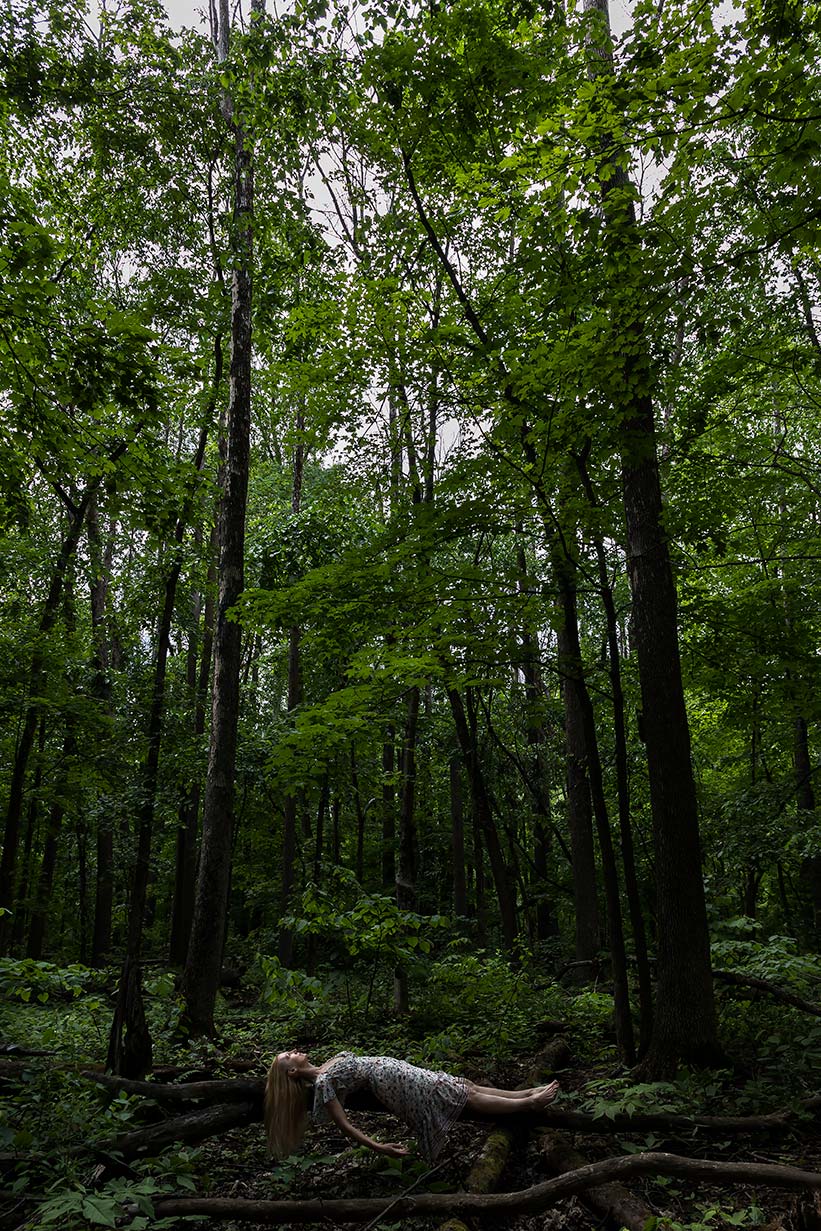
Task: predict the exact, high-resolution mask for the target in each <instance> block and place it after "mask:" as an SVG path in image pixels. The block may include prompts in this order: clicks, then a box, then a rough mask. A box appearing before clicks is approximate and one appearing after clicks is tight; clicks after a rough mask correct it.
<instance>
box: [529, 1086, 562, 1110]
mask: <svg viewBox="0 0 821 1231" xmlns="http://www.w3.org/2000/svg"><path fill="white" fill-rule="evenodd" d="M558 1093H559V1083H558V1082H557V1081H551V1083H550V1085H549V1086H538V1087H537V1088H536V1089H535V1090H534V1091H533V1094H532V1095H531V1099H532V1101H533V1104H534V1106H536V1107H547V1105H548V1103H552V1102H553V1100H554V1098H555V1097H556V1095H557V1094H558Z"/></svg>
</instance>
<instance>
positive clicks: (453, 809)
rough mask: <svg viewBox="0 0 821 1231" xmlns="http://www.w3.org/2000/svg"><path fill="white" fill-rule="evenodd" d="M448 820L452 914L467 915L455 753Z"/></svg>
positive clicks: (459, 780)
mask: <svg viewBox="0 0 821 1231" xmlns="http://www.w3.org/2000/svg"><path fill="white" fill-rule="evenodd" d="M449 765H450V819H451V834H452V838H451V859H452V863H453V913H454V914H455V915H460V916H465V915H467V913H468V896H467V881H466V878H465V817H464V808H463V807H462V772H461V768H460V764H459V757H458V755H457V754H456V753H454V754H452V755H451V758H450V762H449Z"/></svg>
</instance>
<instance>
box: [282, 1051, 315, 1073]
mask: <svg viewBox="0 0 821 1231" xmlns="http://www.w3.org/2000/svg"><path fill="white" fill-rule="evenodd" d="M308 1063H309V1061H308V1057H307V1056H306V1054H305V1052H304V1051H281V1052H280V1053H279V1055H278V1056H277V1064H278V1065H279V1067H280V1068H281V1069H285V1070H286V1072H289V1071H290V1070H291V1069H304V1068H305V1066H306V1064H308Z"/></svg>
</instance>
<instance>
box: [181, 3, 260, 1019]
mask: <svg viewBox="0 0 821 1231" xmlns="http://www.w3.org/2000/svg"><path fill="white" fill-rule="evenodd" d="M261 9H262V2H261V0H253V4H252V12H253V13H257V12H260V11H261ZM228 23H229V13H228V2H227V0H220V2H219V28H218V31H217V36H218V47H217V58H218V60H219V62H220V63H222V62H224V60H225V59H227V56H228ZM224 103H225V111H226V112H227V113H229V114H230V111H229V108H230V100H228V99H225V100H224ZM229 122H231V124H232V127H233V131H234V138H235V147H234V148H235V159H234V218H233V234H232V246H233V263H234V264H233V279H232V287H231V367H230V373H231V375H230V392H229V399H228V448H227V456H226V462H225V472H224V481H223V488H222V493H221V499H220V516H219V560H220V563H219V600H218V611H217V622H216V633H215V638H214V687H213V698H212V707H211V742H210V748H209V756H208V775H207V779H206V784H205V801H204V806H203V824H202V846H201V850H200V863H199V871H198V876H197V888H196V895H195V902H194V918H193V922H192V926H191V937H190V940H189V945H188V956H187V959H186V964H185V972H184V975H183V983H182V991H183V996H184V999H185V1004H186V1012H187V1015H188V1022H189V1025H190V1027H191V1029H192V1030H193V1031H194V1033H196V1034H213V1033H214V1005H215V1002H216V998H217V992H218V990H219V982H220V969H221V966H222V949H223V945H222V939H223V937H224V936H225V931H226V921H227V912H228V884H229V880H230V870H231V847H232V835H233V818H234V769H235V764H236V750H237V725H238V721H239V679H240V669H241V665H242V664H241V630H240V626H239V624H238V623H237V622H236V621H233V620H229V619H228V612H229V611H230V610H231V609H232V608H233V607H234V606H235V605H236V603H237V600H238V599H239V596H240V594H241V593H242V590H243V578H244V573H243V566H244V548H245V510H246V505H247V497H248V461H249V454H250V438H251V350H252V332H251V324H252V323H251V288H252V281H251V260H252V255H253V230H252V218H253V201H254V177H253V158H252V155H251V150H250V148H249V146H248V144H247V142H246V138H245V134H244V132H243V130H242V128H241V127H239V126H237V125H234V124H233V122H232V121H229ZM215 938H219V940H218V942H217V943H215Z"/></svg>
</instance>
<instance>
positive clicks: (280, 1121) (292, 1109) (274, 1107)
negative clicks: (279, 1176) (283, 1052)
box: [265, 1056, 308, 1158]
mask: <svg viewBox="0 0 821 1231" xmlns="http://www.w3.org/2000/svg"><path fill="white" fill-rule="evenodd" d="M307 1127H308V1110H307V1107H306V1105H305V1090H304V1088H303V1085H302V1082H301V1081H300V1080H299V1078H298V1077H296V1078H294V1077H289V1076H288V1073H287V1071H286V1070H285V1069H283V1068H281V1067H280V1065H279V1064H277V1058H276V1056H274V1059H273V1063H272V1064H271V1067H270V1069H269V1070H268V1080H267V1081H266V1083H265V1136H266V1138H267V1140H268V1149H269V1150H270V1152H271V1154H272V1155H273V1157H274V1158H287V1157H288V1155H289V1154H293V1153H294V1151H295V1150H297V1149H298V1148H299V1147H300V1146H301V1145H302V1139H303V1137H304V1136H305V1129H306V1128H307Z"/></svg>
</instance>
